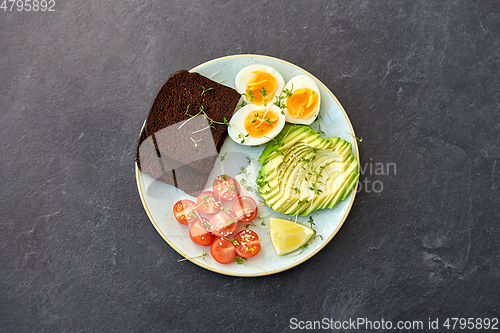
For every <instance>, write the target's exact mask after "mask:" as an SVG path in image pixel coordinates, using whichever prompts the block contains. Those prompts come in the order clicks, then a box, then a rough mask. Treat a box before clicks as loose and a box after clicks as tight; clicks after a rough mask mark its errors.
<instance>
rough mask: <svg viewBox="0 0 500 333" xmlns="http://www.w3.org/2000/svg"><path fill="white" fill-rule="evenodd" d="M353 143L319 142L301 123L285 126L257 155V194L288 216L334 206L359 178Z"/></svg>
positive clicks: (336, 140)
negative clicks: (258, 165) (258, 166)
mask: <svg viewBox="0 0 500 333" xmlns="http://www.w3.org/2000/svg"><path fill="white" fill-rule="evenodd" d="M351 148H352V147H351V143H350V142H347V141H345V140H342V139H340V138H338V137H331V138H322V137H321V135H320V134H318V133H317V132H316V131H315V130H313V129H312V128H310V127H309V126H305V125H292V124H286V125H285V127H284V128H283V130H282V131H281V133H280V134H279V135H278V136H277V137H276V138H275V139H274V140H272V141H270V142H269V143H267V146H266V148H265V149H264V151H263V152H262V154H261V155H260V157H259V163H260V164H261V168H260V170H259V175H258V178H257V185H258V186H259V193H260V195H261V196H262V198H263V199H264V200H265V202H266V204H267V205H268V206H269V208H271V209H272V210H274V211H276V212H280V213H284V214H287V215H290V216H295V215H300V216H304V215H309V214H310V213H312V212H313V211H315V210H318V209H324V208H330V209H331V208H333V207H334V206H335V205H336V204H337V203H338V202H339V201H340V200H344V199H345V198H346V197H347V195H348V194H349V193H350V192H351V190H352V188H353V187H354V185H355V184H356V182H357V181H358V178H359V171H358V161H357V160H356V158H355V157H354V156H353V155H352V154H351Z"/></svg>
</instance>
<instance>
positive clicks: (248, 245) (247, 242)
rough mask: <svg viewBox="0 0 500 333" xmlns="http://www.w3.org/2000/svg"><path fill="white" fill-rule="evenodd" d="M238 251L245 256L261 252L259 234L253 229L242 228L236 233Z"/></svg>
mask: <svg viewBox="0 0 500 333" xmlns="http://www.w3.org/2000/svg"><path fill="white" fill-rule="evenodd" d="M235 239H236V241H237V242H238V244H239V245H236V246H235V250H236V253H237V254H238V255H239V256H240V257H243V258H250V257H253V256H254V255H256V254H257V253H259V252H260V241H259V236H258V235H257V233H255V231H252V230H248V229H245V230H241V231H240V232H238V233H237V234H236V237H235Z"/></svg>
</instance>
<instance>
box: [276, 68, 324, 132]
mask: <svg viewBox="0 0 500 333" xmlns="http://www.w3.org/2000/svg"><path fill="white" fill-rule="evenodd" d="M282 95H284V96H286V97H285V98H284V99H283V100H282V103H284V105H286V108H284V110H285V116H286V121H288V122H289V123H293V124H304V125H309V124H311V123H312V122H313V121H314V120H315V119H316V117H317V116H318V112H319V106H320V104H321V96H320V94H319V89H318V85H317V84H316V82H314V80H313V79H311V78H310V77H308V76H305V75H297V76H294V77H293V78H291V79H290V81H288V82H287V84H286V86H285V89H284V90H283V94H282Z"/></svg>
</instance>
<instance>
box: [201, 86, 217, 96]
mask: <svg viewBox="0 0 500 333" xmlns="http://www.w3.org/2000/svg"><path fill="white" fill-rule="evenodd" d="M200 87H201V89H203V91H202V92H201V95H200V96H203V95H204V94H205V93H206V92H207V91H210V90H214V88H208V89H207V88H205V87H204V86H200Z"/></svg>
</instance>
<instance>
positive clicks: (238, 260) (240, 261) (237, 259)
mask: <svg viewBox="0 0 500 333" xmlns="http://www.w3.org/2000/svg"><path fill="white" fill-rule="evenodd" d="M233 261H236V263H238V265H241V264H245V261H247V259H246V258H243V257H238V256H236V257H234V259H233Z"/></svg>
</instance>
